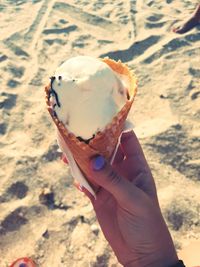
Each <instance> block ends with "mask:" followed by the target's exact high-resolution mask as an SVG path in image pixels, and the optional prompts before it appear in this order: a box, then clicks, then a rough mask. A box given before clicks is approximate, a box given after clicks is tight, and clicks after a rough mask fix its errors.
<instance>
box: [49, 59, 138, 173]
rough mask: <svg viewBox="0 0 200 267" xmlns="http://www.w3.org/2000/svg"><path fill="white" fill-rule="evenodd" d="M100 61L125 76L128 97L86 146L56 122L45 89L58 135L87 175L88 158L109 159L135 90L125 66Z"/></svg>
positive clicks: (135, 84) (108, 60)
mask: <svg viewBox="0 0 200 267" xmlns="http://www.w3.org/2000/svg"><path fill="white" fill-rule="evenodd" d="M102 60H103V62H105V63H106V64H108V65H109V66H110V67H111V68H112V69H113V70H114V71H115V72H117V73H118V74H120V75H124V76H126V78H127V81H128V84H129V88H128V96H127V101H126V103H125V105H124V106H123V108H122V109H121V110H120V111H119V112H118V113H117V114H116V116H114V117H113V119H112V121H111V122H110V123H109V124H108V125H107V126H106V127H105V129H104V130H103V131H101V132H98V133H97V134H96V135H95V136H94V138H92V139H91V140H90V141H89V143H88V144H86V143H85V142H84V141H80V140H79V139H78V138H77V137H76V136H75V135H74V134H73V133H71V132H70V131H69V130H68V129H66V127H65V126H64V124H63V123H62V122H60V121H59V120H58V118H57V116H56V114H55V113H54V111H53V109H52V108H51V105H50V101H49V99H50V97H49V91H50V84H49V85H48V86H46V87H45V92H46V103H47V107H48V111H49V113H50V115H51V117H52V119H53V121H54V123H55V125H56V127H57V128H58V131H59V133H60V135H61V136H62V138H63V140H64V142H66V144H67V146H68V148H69V149H70V151H71V153H72V155H73V157H74V159H75V161H76V163H77V164H78V166H79V168H80V169H81V170H82V172H83V173H87V168H88V167H87V165H88V164H87V160H88V158H91V157H92V156H94V155H97V154H101V155H103V156H104V157H105V158H106V159H107V160H110V159H111V157H112V155H113V152H114V151H115V148H116V145H117V143H118V139H119V136H120V135H121V133H122V131H123V129H124V124H125V121H126V119H127V116H128V113H129V111H130V108H131V106H132V104H133V100H134V96H135V94H136V89H137V82H136V78H135V77H134V75H133V74H132V72H131V71H130V70H129V68H128V67H127V66H126V65H125V64H123V63H121V61H118V62H116V61H114V60H111V59H109V58H104V59H102Z"/></svg>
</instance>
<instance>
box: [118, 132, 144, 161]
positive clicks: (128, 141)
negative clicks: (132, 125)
mask: <svg viewBox="0 0 200 267" xmlns="http://www.w3.org/2000/svg"><path fill="white" fill-rule="evenodd" d="M121 148H122V150H123V152H124V155H125V156H126V157H131V156H135V155H139V156H143V157H144V154H143V151H142V148H141V146H140V143H139V141H138V139H137V137H136V135H135V133H134V132H133V131H129V132H125V133H124V134H123V135H122V137H121Z"/></svg>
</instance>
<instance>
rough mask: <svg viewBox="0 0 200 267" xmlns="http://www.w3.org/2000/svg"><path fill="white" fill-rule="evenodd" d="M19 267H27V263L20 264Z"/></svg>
mask: <svg viewBox="0 0 200 267" xmlns="http://www.w3.org/2000/svg"><path fill="white" fill-rule="evenodd" d="M19 267H27V264H26V263H20V265H19Z"/></svg>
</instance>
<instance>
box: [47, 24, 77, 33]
mask: <svg viewBox="0 0 200 267" xmlns="http://www.w3.org/2000/svg"><path fill="white" fill-rule="evenodd" d="M77 28H78V27H77V26H76V25H70V26H68V27H65V28H59V29H57V28H55V29H46V30H44V31H43V33H44V34H62V33H70V32H72V31H75V30H76V29H77Z"/></svg>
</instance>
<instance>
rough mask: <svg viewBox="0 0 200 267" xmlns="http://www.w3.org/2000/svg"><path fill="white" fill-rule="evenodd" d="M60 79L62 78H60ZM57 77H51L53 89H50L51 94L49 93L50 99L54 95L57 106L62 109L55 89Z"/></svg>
mask: <svg viewBox="0 0 200 267" xmlns="http://www.w3.org/2000/svg"><path fill="white" fill-rule="evenodd" d="M59 77H60V76H59ZM55 79H56V77H55V76H52V77H50V80H51V89H50V93H49V97H50V96H51V95H52V96H54V97H55V99H56V104H57V105H58V107H59V108H60V107H61V105H60V102H59V99H58V94H57V93H56V91H55V90H54V89H53V82H54V81H55Z"/></svg>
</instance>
